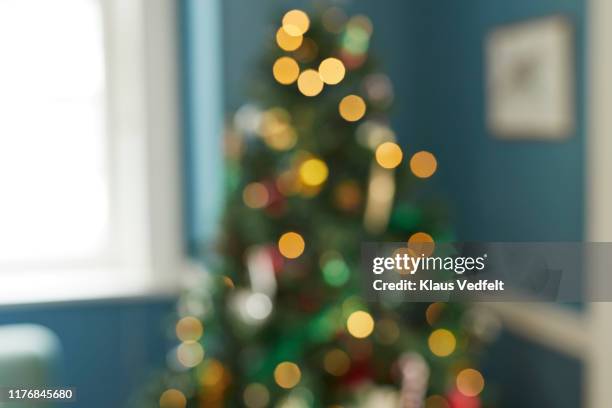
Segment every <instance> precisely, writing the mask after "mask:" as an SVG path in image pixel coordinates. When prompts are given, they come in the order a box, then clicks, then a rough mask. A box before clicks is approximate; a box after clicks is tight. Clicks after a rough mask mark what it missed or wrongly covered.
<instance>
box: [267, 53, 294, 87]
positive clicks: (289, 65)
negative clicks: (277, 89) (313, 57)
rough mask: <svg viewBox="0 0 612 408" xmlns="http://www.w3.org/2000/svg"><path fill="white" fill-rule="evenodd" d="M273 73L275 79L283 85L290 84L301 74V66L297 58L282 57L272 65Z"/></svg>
mask: <svg viewBox="0 0 612 408" xmlns="http://www.w3.org/2000/svg"><path fill="white" fill-rule="evenodd" d="M272 74H273V75H274V79H276V80H277V81H278V82H279V83H281V84H283V85H289V84H292V83H294V82H295V80H296V79H298V76H299V75H300V67H299V65H298V63H297V61H296V60H294V59H293V58H291V57H280V58H279V59H277V60H276V61H275V62H274V65H273V66H272Z"/></svg>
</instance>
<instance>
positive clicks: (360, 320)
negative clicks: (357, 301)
mask: <svg viewBox="0 0 612 408" xmlns="http://www.w3.org/2000/svg"><path fill="white" fill-rule="evenodd" d="M346 328H347V329H348V332H349V333H350V334H351V335H352V336H353V337H356V338H358V339H363V338H366V337H368V336H369V335H370V334H372V331H373V330H374V319H373V318H372V316H371V315H370V314H369V313H368V312H364V311H363V310H358V311H356V312H353V313H351V315H350V316H349V318H348V319H347V320H346Z"/></svg>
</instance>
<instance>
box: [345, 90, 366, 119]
mask: <svg viewBox="0 0 612 408" xmlns="http://www.w3.org/2000/svg"><path fill="white" fill-rule="evenodd" d="M338 110H339V111H340V116H342V118H344V120H347V121H349V122H356V121H358V120H359V119H361V118H362V117H363V115H365V113H366V104H365V101H364V100H363V98H362V97H360V96H357V95H348V96H345V97H344V98H342V100H341V101H340V105H339V106H338Z"/></svg>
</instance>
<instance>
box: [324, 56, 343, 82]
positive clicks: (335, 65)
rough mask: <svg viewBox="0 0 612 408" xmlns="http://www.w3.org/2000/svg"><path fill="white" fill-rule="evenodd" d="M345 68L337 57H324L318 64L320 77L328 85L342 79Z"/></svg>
mask: <svg viewBox="0 0 612 408" xmlns="http://www.w3.org/2000/svg"><path fill="white" fill-rule="evenodd" d="M345 73H346V68H344V64H343V63H342V61H340V60H339V59H338V58H326V59H324V60H323V61H321V64H319V74H320V75H321V79H322V80H323V82H325V83H326V84H328V85H336V84H338V83H340V81H342V80H343V79H344V75H345Z"/></svg>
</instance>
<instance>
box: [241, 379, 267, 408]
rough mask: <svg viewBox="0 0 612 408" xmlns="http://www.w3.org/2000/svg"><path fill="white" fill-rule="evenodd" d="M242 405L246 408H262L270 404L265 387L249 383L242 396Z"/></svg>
mask: <svg viewBox="0 0 612 408" xmlns="http://www.w3.org/2000/svg"><path fill="white" fill-rule="evenodd" d="M242 397H243V399H244V405H246V406H247V407H248V408H264V407H266V406H267V405H268V403H269V402H270V392H269V391H268V389H267V388H266V386H265V385H263V384H260V383H251V384H249V385H247V386H246V387H245V389H244V393H243V394H242Z"/></svg>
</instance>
